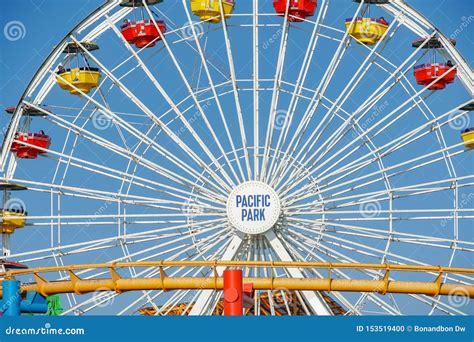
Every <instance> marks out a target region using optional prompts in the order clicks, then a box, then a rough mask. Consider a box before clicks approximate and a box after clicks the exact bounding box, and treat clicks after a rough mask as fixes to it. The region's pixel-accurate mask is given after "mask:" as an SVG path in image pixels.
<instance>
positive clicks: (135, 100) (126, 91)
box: [70, 36, 229, 189]
mask: <svg viewBox="0 0 474 342" xmlns="http://www.w3.org/2000/svg"><path fill="white" fill-rule="evenodd" d="M70 38H71V40H73V41H74V42H75V43H76V44H77V45H78V46H80V47H81V49H82V50H83V51H84V53H85V54H87V56H88V57H89V58H90V59H91V60H93V61H94V63H95V64H96V65H98V66H99V68H100V69H101V70H102V71H103V72H104V73H105V74H106V75H107V76H108V77H109V78H110V79H111V80H112V81H113V83H114V84H115V85H116V86H117V87H118V88H119V89H120V90H121V91H122V92H123V93H124V94H125V95H126V96H127V97H128V98H130V99H131V100H132V102H133V103H135V104H136V105H137V106H138V107H139V108H140V109H141V110H142V111H143V112H144V113H145V114H146V115H147V116H148V117H149V118H150V120H152V122H154V123H155V124H156V125H158V126H159V127H160V128H161V129H162V130H163V131H164V132H165V133H166V134H167V135H168V136H169V137H170V138H171V139H172V140H173V141H174V142H175V143H176V144H177V145H178V146H179V147H181V148H182V149H183V150H184V151H185V152H186V153H187V154H188V156H189V157H190V158H192V159H193V160H194V161H195V162H196V163H197V164H198V165H200V166H201V167H202V168H203V169H205V170H206V171H207V172H208V173H209V174H210V175H212V176H213V177H215V179H216V180H217V181H218V182H219V183H220V184H221V186H222V187H224V188H226V189H229V188H228V184H226V183H225V182H224V181H223V180H222V179H221V178H220V177H219V176H218V175H217V173H215V172H214V170H212V169H211V168H210V167H209V166H208V165H207V164H206V163H205V162H204V161H203V160H202V159H201V158H199V156H198V155H197V154H196V153H195V152H193V151H192V149H191V148H190V147H189V146H188V145H187V144H185V143H184V142H183V141H182V139H180V138H179V137H178V136H177V135H176V134H175V133H174V132H173V131H172V130H171V129H170V128H168V127H167V126H166V125H165V124H164V123H163V122H162V120H160V119H159V118H157V117H156V115H155V114H153V112H152V111H151V110H150V109H149V108H148V107H147V106H145V104H143V102H141V101H140V100H139V99H138V98H137V97H136V96H135V95H134V94H133V93H132V92H131V91H130V90H129V89H128V88H127V87H126V86H125V85H124V84H123V83H122V82H121V81H120V80H119V79H118V78H117V77H116V76H115V75H113V74H112V73H111V72H110V71H109V70H108V69H107V68H106V67H105V66H104V65H103V64H102V63H100V62H99V61H98V60H97V58H95V57H94V56H93V55H92V54H91V53H90V52H89V51H88V50H87V49H85V48H84V46H83V45H82V44H81V43H80V42H79V41H78V40H77V39H76V38H75V37H74V36H70ZM157 85H158V84H155V86H157ZM82 96H84V97H86V98H89V97H88V96H87V95H85V94H82ZM162 96H164V98H165V99H166V100H167V102H168V103H169V105H170V106H171V107H173V108H174V110H175V112H176V113H180V111H179V109H178V108H176V105H175V103H174V102H173V101H172V100H171V98H170V97H169V96H168V95H167V94H166V93H165V92H164V90H163V93H162ZM93 102H94V103H95V104H96V106H98V107H99V108H101V109H102V110H103V111H105V112H106V113H107V114H109V115H110V116H111V117H114V114H113V112H111V111H110V110H108V109H107V108H105V107H104V106H102V105H100V104H99V103H97V101H95V100H93ZM114 118H115V119H117V117H116V116H115V117H114ZM183 122H187V125H189V122H188V121H187V120H186V119H185V118H183ZM190 132H191V133H192V132H194V130H193V129H192V128H191V131H190ZM194 137H195V138H196V136H194ZM147 140H149V139H147ZM150 143H153V144H156V143H155V142H153V141H151V142H150ZM198 143H199V144H200V145H201V148H203V149H204V151H205V152H206V153H207V152H208V149H207V147H206V146H204V145H203V144H201V143H202V141H200V140H198ZM209 157H211V156H210V155H209ZM211 159H212V158H211ZM217 165H218V164H217ZM220 171H221V173H222V172H223V170H222V169H221V170H220ZM224 178H225V177H224Z"/></svg>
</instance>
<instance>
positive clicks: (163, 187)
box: [22, 143, 219, 203]
mask: <svg viewBox="0 0 474 342" xmlns="http://www.w3.org/2000/svg"><path fill="white" fill-rule="evenodd" d="M22 144H24V145H25V146H30V147H34V148H36V147H35V146H34V145H31V144H28V143H22ZM38 150H41V151H44V152H47V153H48V154H47V155H45V157H46V158H50V159H53V160H57V162H58V163H65V164H67V165H71V166H76V167H78V168H80V169H83V170H87V171H89V172H93V173H97V174H100V175H102V176H106V177H110V178H114V179H117V180H123V181H124V182H127V183H129V184H132V183H133V184H134V185H137V186H141V187H144V188H147V189H151V190H154V191H157V192H164V191H166V194H167V195H171V196H173V197H176V198H178V199H181V200H187V199H188V198H189V196H191V195H193V194H192V193H191V192H189V191H185V190H181V189H179V188H177V187H173V186H169V185H167V184H164V183H158V182H154V181H153V180H150V179H146V178H142V177H139V176H136V175H131V174H127V173H124V172H121V171H119V170H116V169H112V168H109V167H105V166H103V165H99V164H96V163H92V162H88V161H86V160H83V159H80V158H76V157H73V156H71V155H64V154H62V153H59V152H56V151H53V150H49V149H43V148H38ZM51 154H53V155H57V156H59V157H60V158H59V159H56V158H52V157H51ZM72 160H74V161H77V162H78V163H75V162H72ZM84 164H85V165H87V166H84ZM99 169H102V170H103V171H99ZM114 173H115V174H116V175H113V174H114ZM138 181H143V182H145V183H149V184H153V185H156V186H158V187H159V188H154V187H151V186H149V185H146V184H143V183H140V182H138ZM186 195H187V196H186ZM195 197H196V198H200V199H203V200H205V201H212V199H211V198H209V197H204V196H201V195H199V194H195ZM215 203H219V202H215Z"/></svg>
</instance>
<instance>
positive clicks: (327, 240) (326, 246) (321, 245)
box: [289, 224, 474, 284]
mask: <svg viewBox="0 0 474 342" xmlns="http://www.w3.org/2000/svg"><path fill="white" fill-rule="evenodd" d="M292 227H293V228H295V229H298V230H300V231H302V232H297V231H296V230H295V229H291V231H289V233H290V234H292V235H293V236H295V237H299V238H301V239H303V240H304V241H305V243H308V247H311V248H313V249H317V250H319V251H320V252H322V251H323V250H326V251H327V252H328V253H329V252H332V253H333V254H328V253H324V254H327V255H332V256H334V255H336V256H339V257H338V258H335V260H336V261H338V262H358V261H357V259H354V258H351V257H349V256H348V255H345V254H343V253H342V251H346V252H356V253H358V254H359V255H361V257H362V258H365V259H364V260H366V257H367V256H369V257H373V258H376V259H380V257H381V256H382V255H384V254H385V251H382V250H380V252H381V255H380V256H379V255H377V254H373V253H371V252H368V251H364V250H362V249H360V246H364V247H362V248H367V247H368V246H365V245H364V244H359V245H358V247H356V248H354V247H352V246H350V245H345V244H344V242H346V243H347V241H348V240H346V239H344V238H340V239H334V240H336V241H342V243H341V242H336V241H334V240H331V239H332V238H333V237H334V236H331V235H330V234H327V236H324V237H323V239H322V240H319V241H318V242H315V241H314V237H313V236H312V235H308V234H312V230H311V229H310V228H306V227H304V226H302V225H300V224H294V225H292ZM327 233H330V231H327ZM351 245H354V244H351ZM330 246H333V247H334V248H337V250H336V249H334V248H331V247H330ZM373 250H376V249H373ZM389 254H390V253H389ZM389 254H387V256H391V255H389ZM351 255H353V253H352V254H351ZM395 257H398V256H397V255H395ZM409 262H410V263H416V264H419V265H426V264H424V263H421V262H418V261H417V262H414V261H413V260H410V261H409ZM399 264H400V265H403V264H404V263H403V262H400V263H399ZM360 272H362V273H366V274H368V275H372V276H374V275H377V276H380V275H383V273H380V272H379V271H371V270H364V269H361V270H360ZM430 274H432V275H433V276H436V275H437V274H436V273H433V272H430ZM446 279H447V280H450V281H453V282H456V283H460V284H462V283H468V282H472V280H473V279H474V278H473V277H470V276H467V275H463V274H456V275H449V276H446V278H445V280H446Z"/></svg>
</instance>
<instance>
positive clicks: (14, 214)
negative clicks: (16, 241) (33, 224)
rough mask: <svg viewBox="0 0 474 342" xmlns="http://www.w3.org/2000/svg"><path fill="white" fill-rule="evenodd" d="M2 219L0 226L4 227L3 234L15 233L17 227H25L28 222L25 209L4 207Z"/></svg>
mask: <svg viewBox="0 0 474 342" xmlns="http://www.w3.org/2000/svg"><path fill="white" fill-rule="evenodd" d="M1 213H2V216H1V218H2V220H1V222H0V227H1V229H2V234H13V233H14V232H15V229H18V228H23V227H24V226H25V224H26V215H27V213H26V212H25V211H20V210H14V209H2V210H1Z"/></svg>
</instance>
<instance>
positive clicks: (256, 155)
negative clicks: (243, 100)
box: [252, 0, 260, 180]
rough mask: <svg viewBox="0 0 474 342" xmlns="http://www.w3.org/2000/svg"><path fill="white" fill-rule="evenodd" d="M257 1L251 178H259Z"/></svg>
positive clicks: (256, 3)
mask: <svg viewBox="0 0 474 342" xmlns="http://www.w3.org/2000/svg"><path fill="white" fill-rule="evenodd" d="M258 6H259V2H258V0H254V1H253V8H252V24H253V27H252V43H253V44H252V53H253V69H252V72H253V149H254V150H253V180H257V179H260V175H259V170H260V162H259V154H260V81H259V78H260V56H259V54H260V41H259V37H260V35H259V12H258Z"/></svg>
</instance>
